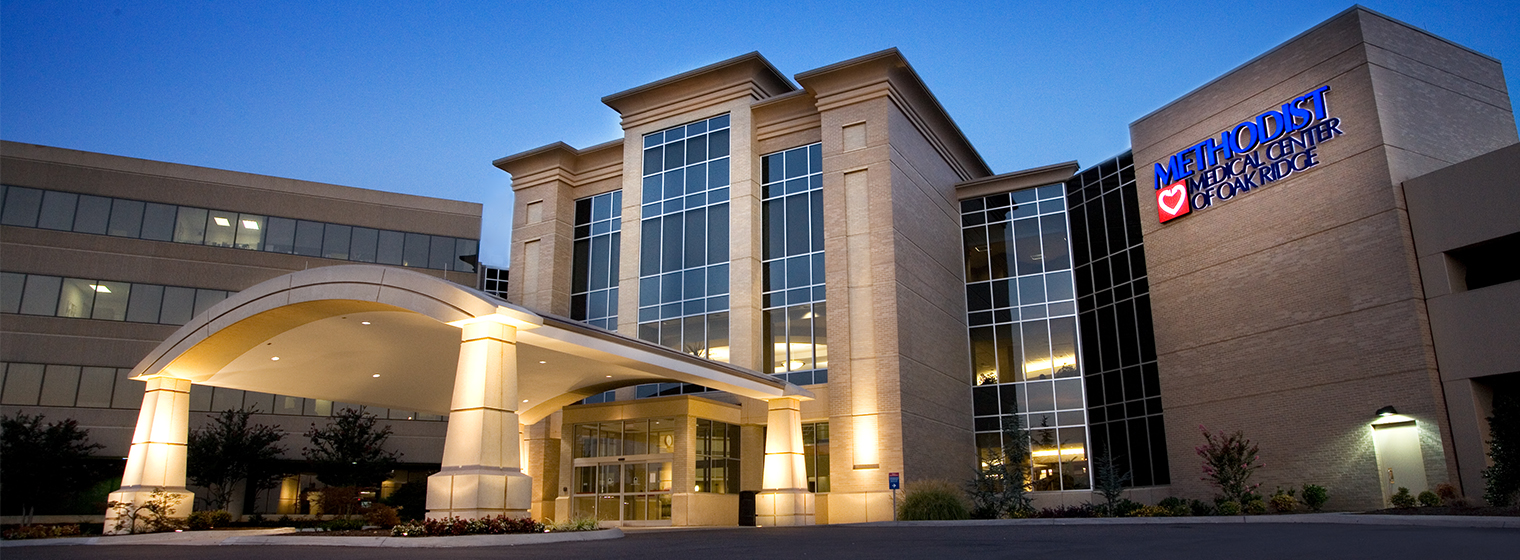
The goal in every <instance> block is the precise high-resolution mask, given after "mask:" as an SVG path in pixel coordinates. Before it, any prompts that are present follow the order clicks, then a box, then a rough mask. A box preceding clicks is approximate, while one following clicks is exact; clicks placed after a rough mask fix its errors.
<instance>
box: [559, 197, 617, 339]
mask: <svg viewBox="0 0 1520 560" xmlns="http://www.w3.org/2000/svg"><path fill="white" fill-rule="evenodd" d="M622 231H623V191H613V192H610V193H603V194H599V195H596V196H592V197H587V198H582V199H580V200H577V201H575V251H574V262H573V264H572V266H571V268H570V318H571V319H575V320H577V321H585V322H586V323H587V324H589V325H591V326H595V327H601V328H604V329H607V330H610V331H613V330H617V307H618V255H619V253H620V252H621V251H620V249H619V248H620V244H619V240H620V239H622V237H623V234H622Z"/></svg>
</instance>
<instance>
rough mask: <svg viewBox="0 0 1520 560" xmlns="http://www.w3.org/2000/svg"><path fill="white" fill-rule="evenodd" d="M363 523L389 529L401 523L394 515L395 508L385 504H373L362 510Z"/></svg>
mask: <svg viewBox="0 0 1520 560" xmlns="http://www.w3.org/2000/svg"><path fill="white" fill-rule="evenodd" d="M364 522H365V523H368V524H370V525H376V526H379V527H380V528H382V529H389V528H391V527H395V526H396V525H397V524H399V523H401V516H399V515H397V514H396V508H393V507H391V506H388V505H385V504H375V505H372V506H369V509H366V510H364Z"/></svg>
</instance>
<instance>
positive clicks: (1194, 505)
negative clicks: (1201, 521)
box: [1187, 500, 1219, 517]
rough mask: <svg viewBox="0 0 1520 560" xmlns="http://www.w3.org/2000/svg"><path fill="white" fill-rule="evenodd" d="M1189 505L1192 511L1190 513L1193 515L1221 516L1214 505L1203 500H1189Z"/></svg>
mask: <svg viewBox="0 0 1520 560" xmlns="http://www.w3.org/2000/svg"><path fill="white" fill-rule="evenodd" d="M1187 505H1188V509H1189V510H1191V511H1189V512H1188V513H1189V514H1191V515H1197V516H1200V517H1201V516H1205V515H1218V514H1219V510H1217V509H1215V508H1214V506H1213V504H1210V503H1208V502H1205V501H1203V500H1188V503H1187Z"/></svg>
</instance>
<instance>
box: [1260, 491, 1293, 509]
mask: <svg viewBox="0 0 1520 560" xmlns="http://www.w3.org/2000/svg"><path fill="white" fill-rule="evenodd" d="M1267 505H1268V506H1271V507H1272V511H1275V512H1277V513H1291V512H1292V511H1293V510H1294V509H1295V508H1297V507H1298V499H1297V498H1294V497H1293V489H1292V488H1289V489H1287V490H1283V489H1282V488H1278V489H1277V491H1276V492H1273V493H1272V499H1271V500H1268V501H1267Z"/></svg>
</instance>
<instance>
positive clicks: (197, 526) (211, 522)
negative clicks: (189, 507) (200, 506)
mask: <svg viewBox="0 0 1520 560" xmlns="http://www.w3.org/2000/svg"><path fill="white" fill-rule="evenodd" d="M185 523H186V526H187V528H189V529H190V530H191V531H205V530H207V529H215V528H217V527H226V526H228V525H230V524H232V514H230V513H227V512H226V511H223V510H219V509H218V510H212V511H192V512H190V518H189V519H186V520H185Z"/></svg>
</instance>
